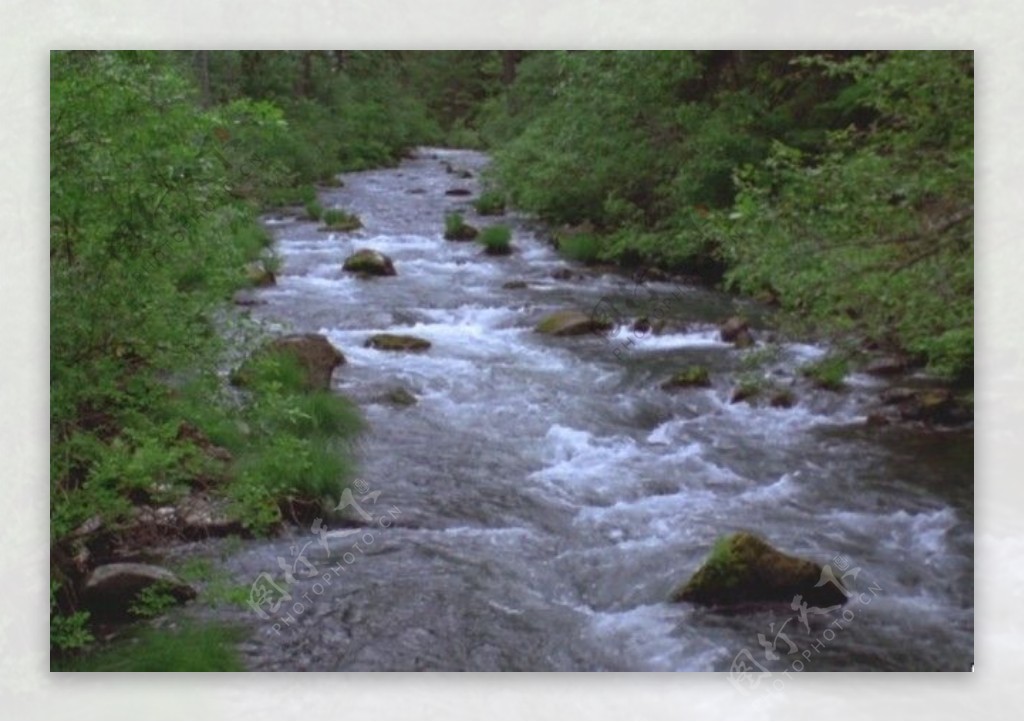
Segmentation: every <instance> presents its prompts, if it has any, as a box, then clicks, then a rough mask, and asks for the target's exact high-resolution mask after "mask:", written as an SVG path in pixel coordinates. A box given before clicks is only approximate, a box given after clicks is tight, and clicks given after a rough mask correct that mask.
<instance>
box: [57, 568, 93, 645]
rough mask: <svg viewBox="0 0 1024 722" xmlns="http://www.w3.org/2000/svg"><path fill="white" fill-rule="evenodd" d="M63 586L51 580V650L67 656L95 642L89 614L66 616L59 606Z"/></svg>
mask: <svg viewBox="0 0 1024 722" xmlns="http://www.w3.org/2000/svg"><path fill="white" fill-rule="evenodd" d="M60 588H61V584H60V582H58V581H56V580H55V579H51V580H50V649H51V650H53V651H54V652H56V653H58V654H66V653H68V652H74V651H75V650H79V649H82V648H84V647H87V646H88V645H89V644H91V643H92V642H93V639H94V638H93V635H92V632H90V631H89V613H88V612H72V613H70V614H64V613H62V612H61V611H60V608H59V605H58V604H57V593H58V592H59V591H60Z"/></svg>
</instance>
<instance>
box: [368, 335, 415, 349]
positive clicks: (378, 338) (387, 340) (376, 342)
mask: <svg viewBox="0 0 1024 722" xmlns="http://www.w3.org/2000/svg"><path fill="white" fill-rule="evenodd" d="M364 345H365V346H366V347H367V348H375V349H377V350H378V351H426V350H427V349H428V348H430V341H428V340H427V339H425V338H419V337H418V336H402V335H400V334H395V333H378V334H376V335H373V336H370V338H368V339H366V343H365V344H364Z"/></svg>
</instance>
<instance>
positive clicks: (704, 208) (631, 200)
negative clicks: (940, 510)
mask: <svg viewBox="0 0 1024 722" xmlns="http://www.w3.org/2000/svg"><path fill="white" fill-rule="evenodd" d="M973 73H974V68H973V57H972V55H971V53H969V52H955V51H954V52H950V51H929V52H917V51H908V52H833V53H828V54H821V55H812V54H808V53H800V52H790V51H785V52H784V51H771V52H756V53H753V52H746V51H708V52H705V51H698V52H646V51H645V52H628V51H615V52H573V53H563V52H539V53H532V54H529V55H528V56H527V57H526V58H525V59H523V60H522V62H521V63H520V65H519V68H518V77H517V80H516V82H515V83H513V84H512V85H511V86H509V87H507V88H506V89H505V90H504V92H503V94H502V96H501V97H500V98H492V99H490V100H487V101H485V102H484V106H483V110H482V117H483V118H484V119H485V120H484V123H483V134H484V136H485V137H487V138H489V139H490V140H491V142H492V143H496V144H497V146H498V147H497V150H496V152H495V162H494V179H495V180H496V181H497V182H498V184H499V186H500V190H502V191H504V192H506V193H507V194H508V196H509V198H510V199H511V200H512V202H514V203H515V204H516V205H517V206H519V207H521V208H523V209H525V210H527V211H530V212H533V213H537V214H539V215H540V216H542V217H543V218H544V219H546V220H548V221H551V222H554V223H558V224H562V223H568V224H580V223H582V222H584V221H590V222H591V223H592V224H593V225H594V226H595V228H596V230H597V232H598V233H599V234H600V235H601V237H602V239H603V240H602V243H601V247H600V250H596V251H595V250H594V248H593V247H591V245H590V244H589V243H587V242H586V241H578V243H580V244H581V245H585V246H586V247H585V248H584V249H583V250H582V251H577V249H574V248H572V247H570V248H569V249H567V250H568V252H569V254H570V255H574V256H576V257H581V258H582V259H587V258H593V257H595V255H596V256H597V257H598V258H600V259H603V260H612V261H616V262H619V263H622V264H625V265H639V264H646V265H657V266H660V267H663V268H667V269H670V270H680V271H684V272H689V273H695V274H698V275H701V276H703V277H705V278H708V279H715V280H717V279H720V278H721V277H722V274H723V272H725V276H724V281H725V283H726V285H727V286H728V287H730V288H733V289H736V290H739V291H741V292H744V293H749V294H752V295H756V294H759V293H771V294H772V296H773V297H774V298H777V299H778V301H779V303H780V305H781V306H782V308H783V310H784V311H786V312H788V314H789V316H790V317H792V318H801V319H804V320H806V321H807V322H809V323H810V324H812V325H813V326H815V327H817V328H818V329H821V330H824V331H826V332H831V333H834V334H837V335H856V336H858V337H860V338H862V339H866V340H869V341H871V342H873V343H875V344H877V345H881V346H884V347H889V348H892V349H894V350H899V351H903V352H905V353H908V354H910V355H911V356H913V357H915V358H918V359H920V360H922V361H925V362H927V364H928V366H929V367H930V370H932V371H934V372H936V373H939V374H942V375H945V376H949V377H955V378H959V379H960V380H962V381H965V380H970V379H971V378H972V376H973V310H974V302H973V292H974V287H973V229H972V223H971V221H972V219H973V192H974V189H973V163H974V155H973V140H974V124H973Z"/></svg>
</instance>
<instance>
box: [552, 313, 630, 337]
mask: <svg viewBox="0 0 1024 722" xmlns="http://www.w3.org/2000/svg"><path fill="white" fill-rule="evenodd" d="M611 329H612V323H611V322H610V321H606V320H604V319H601V318H596V317H594V316H588V315H587V314H585V313H582V312H580V311H558V312H556V313H553V314H551V315H550V316H546V317H545V318H544V319H543V320H541V322H540V323H538V324H537V325H536V327H534V329H533V330H534V331H536V332H537V333H546V334H549V335H551V336H582V335H583V334H586V333H604V332H606V331H610V330H611Z"/></svg>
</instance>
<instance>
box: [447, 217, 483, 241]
mask: <svg viewBox="0 0 1024 722" xmlns="http://www.w3.org/2000/svg"><path fill="white" fill-rule="evenodd" d="M476 237H477V229H476V228H474V227H473V226H471V225H469V224H468V223H466V219H465V218H463V217H462V214H461V213H448V214H446V215H445V217H444V238H445V240H447V241H472V240H473V239H474V238H476Z"/></svg>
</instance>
